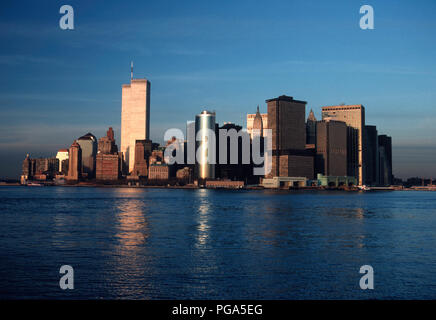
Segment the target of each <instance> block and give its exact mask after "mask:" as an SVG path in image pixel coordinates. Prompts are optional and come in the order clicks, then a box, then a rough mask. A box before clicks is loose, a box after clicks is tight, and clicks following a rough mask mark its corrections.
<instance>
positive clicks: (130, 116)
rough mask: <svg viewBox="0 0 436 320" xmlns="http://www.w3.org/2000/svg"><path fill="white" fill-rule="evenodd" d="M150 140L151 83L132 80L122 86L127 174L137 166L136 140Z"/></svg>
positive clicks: (122, 120) (123, 141)
mask: <svg viewBox="0 0 436 320" xmlns="http://www.w3.org/2000/svg"><path fill="white" fill-rule="evenodd" d="M149 139H150V81H148V80H146V79H131V81H130V84H123V86H122V101H121V152H122V153H123V155H124V161H125V163H126V167H127V172H129V173H130V172H132V171H133V169H134V166H135V145H136V140H149Z"/></svg>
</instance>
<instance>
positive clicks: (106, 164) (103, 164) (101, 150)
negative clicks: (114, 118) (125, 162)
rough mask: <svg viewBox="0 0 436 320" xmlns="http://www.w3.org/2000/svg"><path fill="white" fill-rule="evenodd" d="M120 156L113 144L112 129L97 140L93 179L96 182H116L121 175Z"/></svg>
mask: <svg viewBox="0 0 436 320" xmlns="http://www.w3.org/2000/svg"><path fill="white" fill-rule="evenodd" d="M121 164H122V156H121V153H119V152H118V147H117V145H116V144H115V138H114V131H113V130H112V128H109V130H108V131H107V132H106V136H105V137H102V138H100V139H99V140H98V153H97V156H96V165H95V166H96V171H95V177H96V179H97V180H106V181H107V180H112V181H113V180H118V179H119V178H120V175H121Z"/></svg>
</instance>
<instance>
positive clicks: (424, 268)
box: [0, 187, 436, 299]
mask: <svg viewBox="0 0 436 320" xmlns="http://www.w3.org/2000/svg"><path fill="white" fill-rule="evenodd" d="M435 200H436V193H434V192H413V191H410V192H409V191H392V192H373V193H358V192H339V191H336V192H327V191H325V192H320V191H304V192H303V191H293V192H288V191H264V190H258V191H254V190H251V191H245V190H239V191H226V190H207V189H194V190H183V189H172V190H168V189H140V188H74V187H71V188H65V187H47V188H28V187H27V188H26V187H1V188H0V208H1V209H0V248H1V249H0V250H1V264H0V298H12V299H15V298H31V299H32V298H54V299H64V298H67V299H68V298H74V299H99V298H108V299H112V298H126V299H127V298H128V299H191V298H192V299H413V298H416V299H434V298H436V275H435V271H434V270H436V237H435V228H436V201H435ZM64 264H69V265H71V266H73V267H74V271H75V289H74V290H66V291H63V290H61V289H60V288H59V284H58V281H59V278H60V275H59V267H60V266H61V265H64ZM366 264H369V265H371V266H372V267H373V268H374V273H375V276H374V278H375V289H374V290H365V291H363V290H361V289H360V287H359V280H360V277H361V276H362V275H361V274H359V269H360V266H362V265H366Z"/></svg>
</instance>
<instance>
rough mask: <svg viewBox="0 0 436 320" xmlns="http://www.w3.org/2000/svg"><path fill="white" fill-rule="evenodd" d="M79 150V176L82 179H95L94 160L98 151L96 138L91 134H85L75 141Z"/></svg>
mask: <svg viewBox="0 0 436 320" xmlns="http://www.w3.org/2000/svg"><path fill="white" fill-rule="evenodd" d="M77 143H78V144H79V146H80V150H81V157H82V163H81V170H82V172H81V174H82V177H83V178H89V179H92V178H94V177H95V160H96V156H97V151H98V143H97V138H96V137H95V136H94V135H93V134H92V133H87V134H85V135H84V136H81V137H80V138H79V139H77Z"/></svg>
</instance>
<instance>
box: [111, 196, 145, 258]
mask: <svg viewBox="0 0 436 320" xmlns="http://www.w3.org/2000/svg"><path fill="white" fill-rule="evenodd" d="M117 211H118V213H117V225H116V230H117V233H116V235H115V237H116V238H117V239H118V241H119V250H120V251H125V250H128V251H131V250H137V249H138V247H139V246H141V245H143V244H144V243H145V241H146V239H147V237H148V235H149V234H148V231H149V230H148V225H147V221H146V218H145V215H144V212H143V202H142V201H141V200H138V199H126V200H122V201H120V202H119V204H118V205H117Z"/></svg>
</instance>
